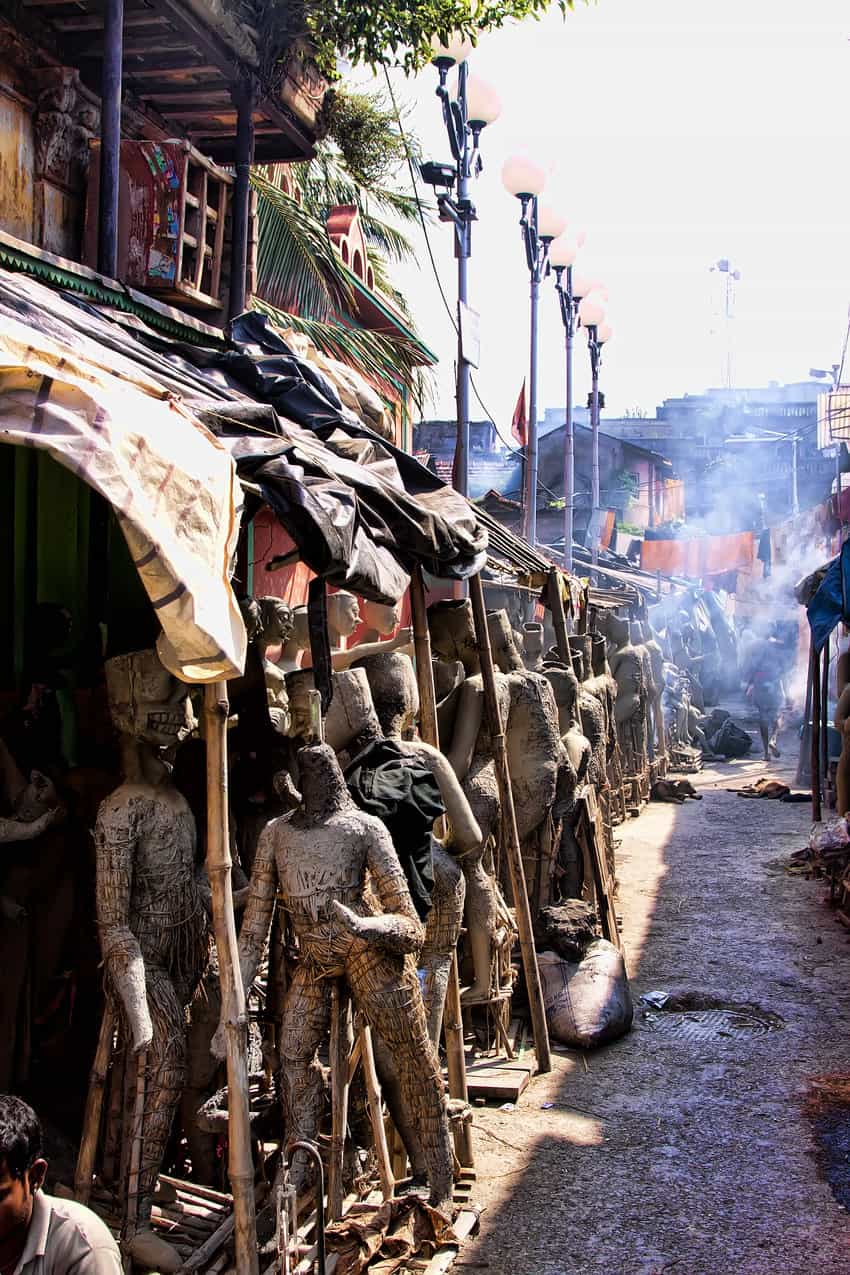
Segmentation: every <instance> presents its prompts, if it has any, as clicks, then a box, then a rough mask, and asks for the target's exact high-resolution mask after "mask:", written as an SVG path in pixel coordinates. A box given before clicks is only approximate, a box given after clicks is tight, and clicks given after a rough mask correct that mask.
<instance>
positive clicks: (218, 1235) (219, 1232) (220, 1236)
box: [180, 1213, 236, 1275]
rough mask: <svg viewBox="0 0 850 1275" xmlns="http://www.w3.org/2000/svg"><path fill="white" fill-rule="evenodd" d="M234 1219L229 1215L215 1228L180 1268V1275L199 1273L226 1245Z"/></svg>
mask: <svg viewBox="0 0 850 1275" xmlns="http://www.w3.org/2000/svg"><path fill="white" fill-rule="evenodd" d="M235 1222H236V1219H235V1218H234V1216H233V1214H232V1213H231V1214H230V1215H229V1216H228V1217H226V1218H225V1219H224V1221H223V1222H222V1223H221V1224H220V1225H219V1226H217V1227H216V1229H215V1230H214V1231H213V1233H212V1235H210V1237H209V1238H208V1239H206V1240H204V1242H203V1244H201V1246H200V1247H199V1248H196V1249H195V1251H194V1253H193V1254H192V1256H191V1257H189V1258H187V1259H186V1261H185V1262H184V1263H183V1265H182V1266H181V1268H180V1275H190V1272H192V1271H199V1270H200V1269H201V1267H202V1266H204V1265H205V1264H206V1263H207V1262H208V1261H209V1259H210V1258H211V1257H213V1255H214V1254H215V1253H217V1252H218V1250H219V1249H220V1248H221V1247H222V1246H223V1245H225V1244H226V1243H227V1241H228V1240H229V1239H230V1236H231V1235H232V1233H233V1227H234V1225H235Z"/></svg>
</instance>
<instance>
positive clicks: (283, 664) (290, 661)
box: [276, 606, 310, 674]
mask: <svg viewBox="0 0 850 1275" xmlns="http://www.w3.org/2000/svg"><path fill="white" fill-rule="evenodd" d="M291 616H292V631H291V633H290V635H289V637H288V638H287V639H286V641H285V642H284V644H283V649H282V650H281V653H280V656H279V658H278V659H277V661H276V663H277V667H278V668H279V669H280V671H281V673H284V674H285V673H294V672H295V670H296V669H297V668H299V667H300V665H301V656H302V655H303V653H304V652H305V651H306V650H307V649H308V648H309V646H310V632H309V629H308V626H307V608H306V607H305V606H297V607H293V608H292V612H291Z"/></svg>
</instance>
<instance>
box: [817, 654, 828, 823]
mask: <svg viewBox="0 0 850 1275" xmlns="http://www.w3.org/2000/svg"><path fill="white" fill-rule="evenodd" d="M821 664H822V669H821V696H820V744H819V746H820V776H821V785H822V787H823V795H824V799H826V798H827V794H828V791H829V638H827V639H826V646H825V647H824V648H823V651H822V652H821Z"/></svg>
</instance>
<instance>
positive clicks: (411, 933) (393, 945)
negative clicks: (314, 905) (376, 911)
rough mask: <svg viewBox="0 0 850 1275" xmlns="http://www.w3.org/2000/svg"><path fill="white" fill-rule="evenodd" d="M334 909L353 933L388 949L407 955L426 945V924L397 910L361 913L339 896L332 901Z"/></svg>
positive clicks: (334, 914)
mask: <svg viewBox="0 0 850 1275" xmlns="http://www.w3.org/2000/svg"><path fill="white" fill-rule="evenodd" d="M331 911H332V913H333V916H334V919H335V920H336V921H339V923H340V924H341V925H342V926H344V927H345V929H346V930H348V932H349V934H353V935H354V937H355V938H359V939H365V940H366V941H367V942H369V943H375V944H377V945H378V947H382V948H384V950H385V951H387V952H394V953H396V954H397V955H399V956H406V955H407V953H408V952H416V951H418V950H419V948H420V947H421V946H422V940H423V938H424V930H423V927H422V925H421V924H420V923H419V922H417V921H413V920H412V919H411V918H410V917H406V916H401V915H399V914H398V913H397V912H389V913H383V914H382V915H380V916H359V915H358V914H357V913H356V912H352V910H351V908H348V907H346V906H345V904H344V903H340V902H339V900H338V899H334V900H333V902H332V903H331Z"/></svg>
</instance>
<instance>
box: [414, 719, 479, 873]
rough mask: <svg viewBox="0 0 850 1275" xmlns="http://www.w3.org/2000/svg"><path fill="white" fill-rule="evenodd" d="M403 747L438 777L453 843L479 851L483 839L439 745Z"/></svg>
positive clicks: (463, 850)
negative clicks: (434, 746)
mask: <svg viewBox="0 0 850 1275" xmlns="http://www.w3.org/2000/svg"><path fill="white" fill-rule="evenodd" d="M401 747H402V748H403V749H404V751H405V752H406V753H409V755H410V756H411V757H415V758H416V759H417V761H419V762H421V763H422V765H423V766H426V767H427V768H428V770H430V772H431V774H432V775H433V776H434V778H435V779H436V781H437V784H438V785H439V789H440V796H441V797H442V799H443V805H444V806H445V808H446V814H447V815H448V817H449V821H450V823H451V825H452V845H454V846H456V847H457V849H458V850H460V851H461V852H463V853H465V852H466V851H468V850H476V849H477V848H478V847H479V846H480V845H481V842H482V841H483V839H484V838H483V835H482V832H481V829H480V828H479V826H478V822H477V820H476V818H475V815H474V814H473V813H472V807H471V806H470V804H469V802H468V801H467V799H466V794H465V793H464V791H463V789H462V788H461V786H460V783H459V781H458V777H457V775H456V774H455V772H454V771H453V770H452V767H451V765H450V763H449V760H448V758H447V757H445V756H444V755H443V754H442V753H441V752H440V750H439V748H432V746H431V745H430V744H425V743H422V742H421V741H417V742H416V743H408V744H402V745H401Z"/></svg>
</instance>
